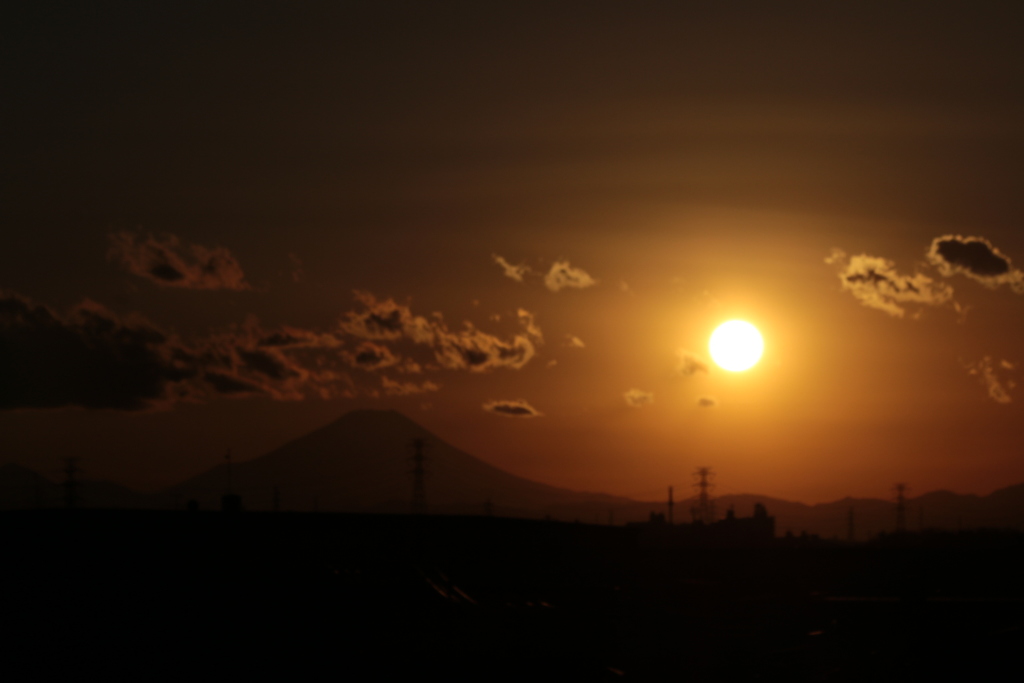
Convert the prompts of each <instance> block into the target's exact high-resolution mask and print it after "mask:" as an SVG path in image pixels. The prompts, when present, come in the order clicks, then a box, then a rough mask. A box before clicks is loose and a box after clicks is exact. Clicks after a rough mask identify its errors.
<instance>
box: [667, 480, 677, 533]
mask: <svg viewBox="0 0 1024 683" xmlns="http://www.w3.org/2000/svg"><path fill="white" fill-rule="evenodd" d="M675 506H676V503H675V501H674V500H672V487H671V486H669V487H668V523H669V524H675V518H674V516H673V514H672V512H673V509H674V508H675Z"/></svg>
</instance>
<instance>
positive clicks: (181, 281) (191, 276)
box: [108, 232, 250, 291]
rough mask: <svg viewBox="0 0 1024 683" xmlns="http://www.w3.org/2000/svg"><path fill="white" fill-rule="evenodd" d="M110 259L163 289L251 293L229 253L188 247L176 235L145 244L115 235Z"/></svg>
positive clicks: (123, 234)
mask: <svg viewBox="0 0 1024 683" xmlns="http://www.w3.org/2000/svg"><path fill="white" fill-rule="evenodd" d="M108 257H109V258H110V259H111V260H115V261H118V262H119V263H120V264H121V265H122V266H124V268H125V269H127V270H128V272H130V273H133V274H134V275H138V276H139V277H144V278H146V279H147V280H149V281H151V282H155V283H156V284H158V285H160V286H162V287H181V288H183V289H230V290H235V291H240V290H245V289H250V287H249V283H247V282H246V281H245V273H244V272H243V271H242V267H241V266H240V265H239V263H238V261H237V260H236V259H235V257H234V256H232V255H231V252H229V251H228V250H227V249H224V248H223V247H215V248H209V247H204V246H200V245H198V244H193V245H191V246H188V247H186V246H185V245H183V244H182V243H181V241H180V240H179V239H178V238H177V237H175V236H174V235H165V236H164V237H163V238H156V237H153V236H152V235H150V236H149V237H147V238H146V239H145V240H142V239H139V238H138V237H137V236H136V235H134V234H132V233H130V232H120V233H115V234H112V235H110V250H109V251H108Z"/></svg>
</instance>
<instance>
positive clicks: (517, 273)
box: [491, 254, 533, 282]
mask: <svg viewBox="0 0 1024 683" xmlns="http://www.w3.org/2000/svg"><path fill="white" fill-rule="evenodd" d="M491 258H492V259H494V262H495V263H497V264H498V265H499V266H501V269H502V270H503V271H504V272H505V277H508V278H512V279H513V280H515V281H516V282H522V281H523V277H524V276H526V275H529V274H530V273H532V272H533V271H531V270H530V267H529V266H527V265H525V264H520V265H512V264H511V263H509V262H508V261H506V260H505V259H503V258H502V257H500V256H498V255H497V254H491Z"/></svg>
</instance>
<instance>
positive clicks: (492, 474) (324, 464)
mask: <svg viewBox="0 0 1024 683" xmlns="http://www.w3.org/2000/svg"><path fill="white" fill-rule="evenodd" d="M416 439H422V440H423V441H424V442H425V443H426V472H427V473H426V477H425V483H426V485H425V489H426V506H427V511H429V512H432V513H438V514H477V515H479V514H484V513H485V512H487V511H492V512H493V513H494V514H497V515H501V516H510V517H537V516H542V515H545V514H552V515H558V516H562V517H564V516H565V514H571V512H572V511H577V512H578V511H579V510H585V509H588V508H593V509H595V510H601V511H602V514H604V515H605V516H607V513H606V511H607V509H608V508H609V507H617V506H626V505H629V504H631V503H632V501H630V500H629V499H626V498H621V497H617V496H611V495H608V494H602V493H581V492H577V491H571V490H569V489H563V488H558V487H555V486H548V485H546V484H541V483H538V482H535V481H530V480H528V479H524V478H522V477H518V476H515V475H513V474H509V473H508V472H504V471H502V470H500V469H498V468H497V467H494V466H493V465H489V464H487V463H485V462H484V461H482V460H480V459H478V458H475V457H473V456H472V455H469V454H468V453H465V452H463V451H461V450H459V449H457V448H455V447H454V446H451V445H450V444H448V443H445V442H444V441H443V440H441V439H440V438H438V437H436V436H434V435H433V434H431V433H430V432H428V431H427V430H426V429H424V428H423V427H421V426H420V425H418V424H416V423H415V422H413V421H412V420H410V419H409V418H407V417H406V416H404V415H402V414H401V413H399V412H396V411H393V410H356V411H352V412H349V413H346V414H345V415H343V416H342V417H340V418H339V419H337V420H335V421H334V422H332V423H330V424H328V425H327V426H325V427H322V428H320V429H317V430H315V431H313V432H311V433H309V434H307V435H305V436H302V437H299V438H298V439H295V440H294V441H291V442H289V443H287V444H285V445H284V446H281V447H280V448H278V449H275V450H273V451H271V452H270V453H267V454H266V455H263V456H261V457H258V458H255V459H252V460H248V461H245V462H240V463H233V464H231V466H230V470H231V471H230V482H229V473H228V464H227V463H223V464H220V465H217V466H216V467H214V468H212V469H210V470H208V471H207V472H203V473H202V474H199V475H197V476H195V477H193V478H191V479H189V480H187V481H185V482H182V483H181V484H178V485H176V486H173V487H171V488H170V489H168V490H167V491H166V493H168V494H173V495H175V496H182V497H186V498H188V499H192V500H196V501H198V502H199V504H200V506H201V507H210V506H217V505H219V501H220V498H221V496H222V495H223V494H224V493H225V491H226V490H227V488H228V486H229V485H230V488H231V492H232V493H235V494H238V495H240V496H241V497H242V501H243V505H244V506H245V508H246V509H250V510H269V509H273V508H274V507H275V496H276V499H277V506H278V507H279V508H280V509H289V510H304V511H309V510H313V509H316V510H321V511H331V512H395V513H402V512H409V511H410V508H411V498H412V468H413V463H412V455H413V450H412V443H413V442H414V441H415V440H416ZM275 491H276V493H275Z"/></svg>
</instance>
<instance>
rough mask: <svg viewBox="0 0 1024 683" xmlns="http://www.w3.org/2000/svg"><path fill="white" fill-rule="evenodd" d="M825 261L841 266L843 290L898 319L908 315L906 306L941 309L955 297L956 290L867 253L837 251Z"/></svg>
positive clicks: (861, 301)
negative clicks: (902, 269)
mask: <svg viewBox="0 0 1024 683" xmlns="http://www.w3.org/2000/svg"><path fill="white" fill-rule="evenodd" d="M825 261H826V263H829V264H832V265H836V266H838V267H839V272H838V276H839V281H840V283H841V286H842V289H843V291H846V292H849V293H850V294H852V295H853V297H854V298H855V299H857V300H858V301H859V302H860V303H861V304H863V305H864V306H867V307H868V308H874V309H877V310H879V311H884V312H885V313H888V314H889V315H891V316H893V317H896V318H902V317H904V315H905V314H906V308H905V304H911V303H913V304H921V305H924V306H942V305H944V304H947V303H949V302H950V301H951V300H952V298H953V288H952V287H950V286H949V285H947V284H944V283H942V282H937V281H936V280H934V279H932V278H930V277H928V276H927V275H924V274H921V273H915V274H914V275H903V274H901V273H899V272H898V271H897V270H896V266H895V264H894V263H893V262H892V261H890V260H888V259H885V258H881V257H878V256H868V255H867V254H859V255H857V256H852V257H849V258H847V256H846V254H845V253H843V252H842V251H841V250H838V249H836V250H834V251H833V253H832V255H831V256H830V257H829V258H827V259H825Z"/></svg>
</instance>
